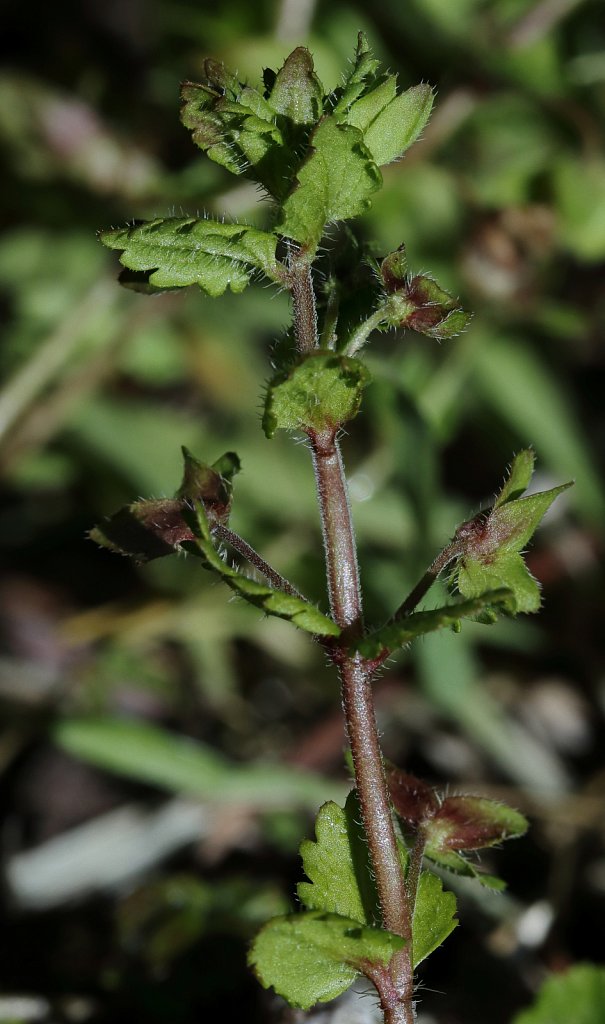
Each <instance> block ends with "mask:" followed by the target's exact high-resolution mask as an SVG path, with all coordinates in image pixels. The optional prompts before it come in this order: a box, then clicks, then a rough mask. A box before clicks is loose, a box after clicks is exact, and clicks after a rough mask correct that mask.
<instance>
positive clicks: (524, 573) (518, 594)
mask: <svg viewBox="0 0 605 1024" xmlns="http://www.w3.org/2000/svg"><path fill="white" fill-rule="evenodd" d="M455 575H456V583H457V586H458V590H459V591H460V593H461V594H463V595H464V597H468V598H478V597H479V596H480V595H481V594H484V593H485V592H486V591H491V590H492V588H494V587H506V588H507V591H508V594H509V596H508V598H507V599H506V600H504V601H502V608H503V610H504V611H506V612H507V613H508V614H509V615H516V614H517V612H525V613H527V614H529V613H531V612H537V611H538V609H539V608H540V604H541V597H540V587H539V585H538V582H537V581H536V580H535V579H534V577H533V576H532V574H531V573H530V571H529V569H528V568H527V566H526V564H525V562H524V561H523V558H522V556H521V555H520V554H518V553H517V552H512V553H510V554H508V555H503V556H501V557H499V558H495V559H494V561H493V563H490V564H487V565H486V564H484V563H483V562H481V561H478V560H476V559H473V558H466V557H464V558H462V559H461V560H460V563H459V565H458V568H457V569H456V570H455Z"/></svg>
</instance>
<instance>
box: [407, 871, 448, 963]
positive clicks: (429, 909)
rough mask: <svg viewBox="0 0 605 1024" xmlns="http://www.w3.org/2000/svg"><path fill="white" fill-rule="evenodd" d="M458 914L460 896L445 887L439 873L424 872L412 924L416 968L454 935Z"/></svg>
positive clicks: (421, 876)
mask: <svg viewBox="0 0 605 1024" xmlns="http://www.w3.org/2000/svg"><path fill="white" fill-rule="evenodd" d="M455 913H456V897H455V896H454V894H453V892H446V891H445V890H444V888H443V885H442V884H441V879H440V878H438V877H437V875H433V874H432V873H431V872H430V871H423V872H422V873H421V875H420V881H419V883H418V895H417V896H416V907H415V910H414V921H413V927H412V933H413V948H414V957H413V960H414V967H417V966H418V964H419V963H422V961H423V960H425V959H426V957H427V956H430V954H431V953H432V952H433V950H435V949H437V946H440V945H441V943H442V942H445V940H446V939H447V937H448V935H451V933H452V932H453V930H454V928H456V927H457V925H458V921H457V920H456V918H455V917H454V914H455Z"/></svg>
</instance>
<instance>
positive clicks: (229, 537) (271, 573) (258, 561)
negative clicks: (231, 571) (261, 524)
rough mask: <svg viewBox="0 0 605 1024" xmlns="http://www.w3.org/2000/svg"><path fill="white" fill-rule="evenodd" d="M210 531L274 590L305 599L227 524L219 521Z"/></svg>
mask: <svg viewBox="0 0 605 1024" xmlns="http://www.w3.org/2000/svg"><path fill="white" fill-rule="evenodd" d="M212 532H213V534H214V535H215V537H218V538H219V540H222V541H223V542H224V543H225V544H229V545H230V546H231V547H232V548H233V549H234V550H235V551H237V553H238V554H239V555H241V556H242V558H245V559H246V561H247V562H250V565H253V566H254V568H255V569H258V571H259V572H260V573H262V575H263V576H264V577H265V579H266V580H268V581H269V583H270V584H271V586H272V587H275V589H276V590H283V592H284V593H285V594H289V595H290V597H300V598H301V600H303V601H304V600H305V598H304V597H303V595H302V594H300V593H299V591H298V590H297V589H296V587H294V586H293V585H292V584H291V583H290V582H289V581H288V580H287V579H285V577H284V576H282V575H281V574H280V573H278V572H277V570H276V569H274V568H273V566H271V565H269V563H268V562H265V559H264V558H262V557H261V555H259V553H258V551H255V550H254V548H253V547H251V546H250V544H248V542H247V541H245V540H244V539H243V537H240V536H239V534H238V533H234V532H233V530H230V529H229V527H228V526H222V525H221V524H220V523H217V524H215V525H213V527H212Z"/></svg>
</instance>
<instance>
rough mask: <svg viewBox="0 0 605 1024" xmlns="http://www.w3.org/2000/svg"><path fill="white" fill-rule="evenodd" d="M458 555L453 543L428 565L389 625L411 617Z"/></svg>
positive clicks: (456, 547)
mask: <svg viewBox="0 0 605 1024" xmlns="http://www.w3.org/2000/svg"><path fill="white" fill-rule="evenodd" d="M459 553H460V549H459V546H458V545H457V544H456V543H455V541H453V542H452V543H451V544H448V545H447V547H445V548H444V549H443V551H440V552H439V554H438V555H437V557H436V559H435V560H434V561H433V562H432V563H431V565H429V567H428V569H427V570H426V572H425V574H424V576H423V577H422V579H421V580H420V581H419V582H418V583H417V584H416V586H415V587H414V589H413V590H412V591H411V592H410V593H409V594H408V596H407V597H406V599H405V601H403V602H402V603H401V604H400V605H399V608H398V609H397V611H396V612H395V613H394V614H393V615H392V616H391V618H390V619H389V625H390V624H391V623H392V622H399V621H400V619H405V617H406V615H411V613H412V612H413V611H414V608H416V607H417V605H419V604H420V602H421V601H422V598H423V597H424V596H425V594H427V593H428V591H429V590H430V589H431V587H432V586H433V583H434V582H435V580H436V579H437V577H438V576H439V575H440V574H441V573H442V572H443V570H444V569H445V567H446V566H447V565H449V563H450V562H451V561H452V559H454V558H456V556H457V555H458V554H459Z"/></svg>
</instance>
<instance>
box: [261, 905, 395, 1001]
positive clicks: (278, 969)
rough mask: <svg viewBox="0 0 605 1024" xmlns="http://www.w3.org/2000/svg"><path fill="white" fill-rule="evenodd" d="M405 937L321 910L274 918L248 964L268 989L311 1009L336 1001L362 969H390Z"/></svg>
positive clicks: (262, 934)
mask: <svg viewBox="0 0 605 1024" xmlns="http://www.w3.org/2000/svg"><path fill="white" fill-rule="evenodd" d="M404 945H405V940H404V939H402V938H401V937H400V936H399V935H393V934H392V932H386V931H383V930H382V929H378V928H369V927H368V926H367V925H363V924H360V923H359V922H358V921H354V920H352V919H351V918H347V917H341V916H340V915H338V914H329V913H325V912H322V911H309V912H306V913H304V914H290V915H288V916H287V917H275V918H273V920H271V921H269V922H268V923H267V924H266V925H265V927H264V928H263V929H262V930H261V931H260V932H259V934H258V935H257V936H256V938H255V940H254V943H253V945H252V948H251V950H250V954H249V957H248V963H249V964H250V966H251V967H253V968H254V971H255V972H256V975H257V977H258V979H259V981H260V982H261V984H262V985H264V986H265V988H270V987H272V988H274V989H275V991H276V992H277V993H278V994H279V995H281V996H283V997H284V999H286V1000H287V1001H288V1002H289V1003H290V1005H291V1006H297V1007H300V1008H301V1009H302V1010H308V1009H310V1007H311V1006H314V1005H315V1003H319V1002H322V1003H323V1002H327V1001H329V1000H330V999H335V998H336V996H339V995H340V994H341V993H342V992H345V991H346V989H347V988H348V987H349V986H350V985H351V984H352V983H353V982H354V981H355V978H356V977H357V975H358V974H359V973H360V972H364V973H368V972H369V971H371V969H372V967H386V966H387V965H388V964H389V962H390V960H391V958H392V957H393V954H394V953H396V952H397V950H399V949H402V948H403V946H404Z"/></svg>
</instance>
